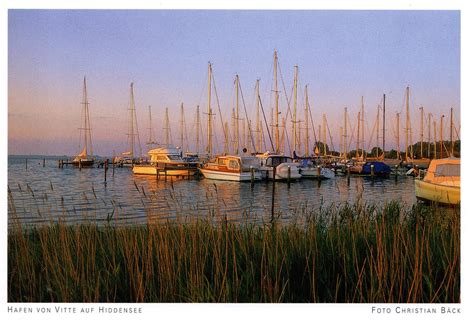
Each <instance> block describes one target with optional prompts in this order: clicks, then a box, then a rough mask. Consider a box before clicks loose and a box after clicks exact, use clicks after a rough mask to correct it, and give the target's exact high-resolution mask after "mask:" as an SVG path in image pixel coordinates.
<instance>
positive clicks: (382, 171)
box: [362, 161, 391, 175]
mask: <svg viewBox="0 0 474 324" xmlns="http://www.w3.org/2000/svg"><path fill="white" fill-rule="evenodd" d="M371 165H373V166H374V173H375V174H379V175H388V174H390V171H391V170H390V167H389V166H388V165H386V164H385V163H383V162H377V161H375V162H367V163H365V164H364V166H363V167H362V174H370V166H371Z"/></svg>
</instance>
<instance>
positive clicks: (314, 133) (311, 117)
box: [308, 100, 316, 143]
mask: <svg viewBox="0 0 474 324" xmlns="http://www.w3.org/2000/svg"><path fill="white" fill-rule="evenodd" d="M308 111H309V119H310V120H311V127H312V128H313V138H314V142H315V143H316V129H315V128H314V121H313V113H312V112H311V105H310V103H309V100H308Z"/></svg>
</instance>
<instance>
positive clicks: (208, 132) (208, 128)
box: [207, 62, 212, 157]
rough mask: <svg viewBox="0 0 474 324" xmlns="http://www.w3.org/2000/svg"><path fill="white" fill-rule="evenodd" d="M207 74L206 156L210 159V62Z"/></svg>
mask: <svg viewBox="0 0 474 324" xmlns="http://www.w3.org/2000/svg"><path fill="white" fill-rule="evenodd" d="M207 74H208V77H207V154H208V156H209V157H210V156H211V155H212V108H211V74H212V67H211V62H209V65H208V73H207Z"/></svg>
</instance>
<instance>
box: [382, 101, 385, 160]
mask: <svg viewBox="0 0 474 324" xmlns="http://www.w3.org/2000/svg"><path fill="white" fill-rule="evenodd" d="M382 115H383V117H382V118H383V121H382V155H383V156H384V157H385V93H384V94H383V113H382Z"/></svg>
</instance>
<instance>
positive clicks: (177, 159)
mask: <svg viewBox="0 0 474 324" xmlns="http://www.w3.org/2000/svg"><path fill="white" fill-rule="evenodd" d="M168 159H170V160H171V161H181V156H179V155H168Z"/></svg>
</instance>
